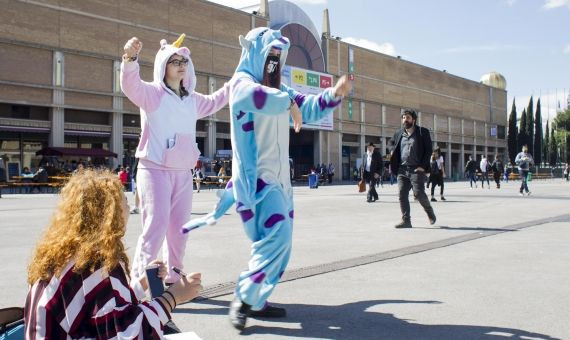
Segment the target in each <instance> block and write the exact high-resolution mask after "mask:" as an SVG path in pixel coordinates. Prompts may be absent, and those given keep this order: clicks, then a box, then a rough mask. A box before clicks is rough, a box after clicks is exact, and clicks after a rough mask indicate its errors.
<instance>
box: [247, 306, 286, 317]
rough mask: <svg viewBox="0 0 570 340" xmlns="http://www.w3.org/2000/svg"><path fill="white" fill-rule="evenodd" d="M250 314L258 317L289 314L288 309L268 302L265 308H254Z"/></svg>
mask: <svg viewBox="0 0 570 340" xmlns="http://www.w3.org/2000/svg"><path fill="white" fill-rule="evenodd" d="M249 316H253V317H258V318H284V317H286V316H287V310H285V308H280V307H275V306H271V305H269V304H266V305H265V307H263V309H260V310H252V311H251V312H250V313H249Z"/></svg>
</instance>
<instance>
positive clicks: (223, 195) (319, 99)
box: [182, 27, 351, 330]
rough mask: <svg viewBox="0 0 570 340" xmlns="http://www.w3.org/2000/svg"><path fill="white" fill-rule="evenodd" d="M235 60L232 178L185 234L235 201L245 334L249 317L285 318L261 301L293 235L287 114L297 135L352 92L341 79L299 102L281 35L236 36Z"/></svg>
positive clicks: (238, 307)
mask: <svg viewBox="0 0 570 340" xmlns="http://www.w3.org/2000/svg"><path fill="white" fill-rule="evenodd" d="M239 41H240V45H241V46H242V54H241V59H240V61H239V64H238V67H237V69H236V72H235V74H234V76H233V77H232V79H231V81H230V114H231V139H232V149H233V165H232V179H231V180H230V181H229V182H228V184H227V186H226V188H225V190H223V191H220V193H219V195H220V200H219V202H218V203H217V205H216V207H215V208H214V211H213V212H212V213H210V214H208V215H207V216H205V217H203V218H200V219H196V220H191V221H189V222H188V223H187V224H185V225H184V226H183V228H182V231H183V232H184V233H186V232H188V231H190V230H192V229H195V228H198V227H200V226H203V225H206V224H210V225H211V224H214V223H215V222H216V220H217V219H219V218H220V217H221V216H223V215H224V213H225V212H226V211H227V210H228V209H229V208H230V207H231V206H232V205H233V204H234V203H236V202H237V203H236V210H237V212H238V213H239V215H240V217H241V219H242V221H243V224H244V229H245V232H246V234H247V236H248V237H249V238H250V240H251V241H252V245H251V258H250V261H249V264H248V269H247V270H245V271H243V272H242V273H241V274H240V276H239V279H238V283H237V286H236V289H235V298H234V300H233V302H232V303H231V305H230V311H229V317H230V321H231V323H232V324H233V326H234V327H235V328H237V329H239V330H242V329H244V327H245V324H246V321H247V318H248V317H249V316H261V317H263V316H265V317H283V316H285V315H286V311H285V309H283V308H278V307H275V306H270V305H269V304H267V299H268V297H269V296H270V295H271V293H272V291H273V289H274V288H275V286H276V285H277V283H278V281H279V279H280V277H281V275H282V274H283V272H284V271H285V268H286V267H287V263H288V261H289V257H290V254H291V241H292V231H293V217H294V209H293V190H292V188H291V180H290V178H289V124H290V121H289V113H290V114H291V117H292V119H293V123H294V127H295V130H296V132H298V131H299V129H300V127H301V123H302V122H313V121H317V120H319V119H321V118H322V117H324V116H325V115H327V114H329V113H330V112H331V111H332V110H333V109H334V108H335V107H336V106H337V105H338V104H339V103H340V101H341V98H342V96H344V95H345V94H347V93H348V92H349V91H350V89H351V84H350V82H349V81H348V80H347V78H346V76H343V77H342V78H340V80H339V81H338V83H337V84H336V86H335V87H334V88H328V89H326V90H324V91H323V92H322V93H321V94H319V95H309V96H305V95H303V94H301V93H299V92H296V91H295V90H293V89H291V88H289V87H287V86H285V85H283V84H281V66H282V65H284V63H285V60H286V58H287V50H288V49H289V46H290V45H289V40H288V39H287V38H285V37H282V36H281V32H280V31H277V30H271V29H268V28H263V27H262V28H256V29H253V30H251V31H250V32H249V33H248V34H247V35H246V36H245V37H243V36H240V37H239Z"/></svg>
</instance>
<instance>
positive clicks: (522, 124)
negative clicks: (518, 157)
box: [517, 109, 528, 151]
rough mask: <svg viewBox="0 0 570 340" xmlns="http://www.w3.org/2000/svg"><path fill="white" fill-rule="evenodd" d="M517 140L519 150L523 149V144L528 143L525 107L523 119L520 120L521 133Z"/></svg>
mask: <svg viewBox="0 0 570 340" xmlns="http://www.w3.org/2000/svg"><path fill="white" fill-rule="evenodd" d="M517 142H518V144H519V147H518V148H517V150H518V151H520V150H521V148H522V147H523V145H528V143H527V140H526V109H523V112H522V115H521V120H520V121H519V135H518V137H517Z"/></svg>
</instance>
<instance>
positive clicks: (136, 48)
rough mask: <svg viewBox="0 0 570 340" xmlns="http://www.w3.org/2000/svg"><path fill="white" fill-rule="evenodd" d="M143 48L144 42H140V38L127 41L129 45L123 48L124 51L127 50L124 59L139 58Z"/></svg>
mask: <svg viewBox="0 0 570 340" xmlns="http://www.w3.org/2000/svg"><path fill="white" fill-rule="evenodd" d="M142 46H143V44H142V41H140V40H139V38H137V37H132V38H131V39H129V41H127V43H126V44H125V47H123V49H124V50H125V54H123V59H127V58H134V57H136V56H138V55H139V53H140V52H141V50H142Z"/></svg>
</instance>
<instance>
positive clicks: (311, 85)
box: [281, 65, 333, 131]
mask: <svg viewBox="0 0 570 340" xmlns="http://www.w3.org/2000/svg"><path fill="white" fill-rule="evenodd" d="M281 81H282V82H283V83H284V84H285V85H287V86H289V87H291V88H293V89H294V90H295V91H299V92H301V93H303V94H319V93H321V92H323V90H324V89H326V88H327V87H331V86H333V77H332V76H331V75H329V74H326V73H321V72H315V71H310V70H305V69H302V68H298V67H294V66H289V65H285V67H284V68H283V73H282V74H281ZM291 127H293V124H291ZM303 128H304V129H318V130H330V131H332V130H333V114H332V113H331V114H328V115H326V116H325V117H323V118H322V119H321V120H319V121H317V122H314V123H307V124H303Z"/></svg>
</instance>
